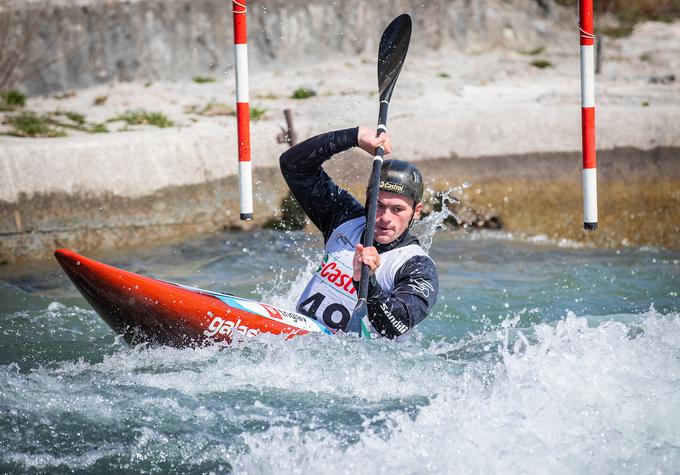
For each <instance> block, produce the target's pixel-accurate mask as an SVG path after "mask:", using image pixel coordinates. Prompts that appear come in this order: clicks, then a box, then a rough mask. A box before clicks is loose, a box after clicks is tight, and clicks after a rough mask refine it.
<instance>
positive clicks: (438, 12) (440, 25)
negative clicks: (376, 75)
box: [0, 0, 565, 94]
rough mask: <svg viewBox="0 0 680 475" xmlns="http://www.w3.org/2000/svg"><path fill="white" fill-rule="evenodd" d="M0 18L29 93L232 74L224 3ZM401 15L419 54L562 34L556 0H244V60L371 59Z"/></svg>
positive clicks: (72, 6) (89, 4)
mask: <svg viewBox="0 0 680 475" xmlns="http://www.w3.org/2000/svg"><path fill="white" fill-rule="evenodd" d="M0 12H2V14H3V15H9V17H10V20H11V21H9V22H8V23H7V22H5V23H2V25H5V28H9V29H10V34H9V37H8V39H7V44H5V45H3V53H4V54H20V55H21V56H20V59H21V60H20V61H19V63H18V65H17V68H16V71H15V73H16V74H15V75H14V79H15V84H14V85H15V86H17V87H19V88H20V89H22V90H24V91H25V92H27V93H29V94H46V93H53V92H56V91H63V90H67V89H77V88H81V87H86V86H91V85H95V84H102V83H107V82H109V81H112V80H121V81H126V80H132V79H149V80H157V79H180V78H191V77H193V76H196V75H200V74H211V75H213V76H221V75H223V74H230V71H231V70H232V68H233V54H232V50H231V48H230V46H231V45H232V44H233V39H232V19H231V2H229V1H227V0H87V1H85V0H51V1H46V0H45V1H40V0H30V1H27V0H13V1H12V0H10V1H6V2H5V3H3V6H0ZM403 12H408V13H410V14H411V15H412V16H413V19H414V22H415V25H414V28H416V29H418V31H419V32H420V34H419V35H416V36H415V37H414V38H413V43H412V46H411V48H412V51H415V52H418V51H424V50H425V49H435V50H439V49H447V50H449V51H451V50H462V51H484V50H488V49H490V48H495V47H499V46H505V47H510V48H522V47H534V46H535V45H536V44H549V43H551V42H554V41H557V40H558V39H559V38H560V35H562V34H563V33H564V31H562V29H561V28H557V26H560V25H562V24H563V23H562V22H561V21H560V18H562V17H563V16H564V14H565V11H564V9H561V8H558V7H555V6H554V2H553V0H510V1H502V0H474V1H470V0H428V1H427V2H422V1H415V0H394V1H390V2H385V1H365V0H343V1H336V2H329V1H319V0H317V1H306V0H286V1H283V0H263V1H252V2H250V1H249V2H248V22H249V25H248V27H249V54H250V61H251V64H252V65H253V66H255V67H257V66H262V65H267V66H272V65H279V66H280V65H285V66H288V67H293V66H295V65H296V64H309V63H310V62H313V61H315V60H319V59H324V58H328V57H329V56H334V55H346V54H360V53H363V52H368V53H370V54H372V53H373V52H374V49H375V48H376V44H375V38H376V36H377V34H378V31H377V30H378V29H379V26H378V25H384V24H386V23H387V22H388V21H389V20H390V19H391V18H394V17H395V16H396V15H397V14H400V13H403ZM0 28H2V26H0ZM27 31H31V32H32V33H30V34H27V33H26V32H27ZM369 32H370V34H369ZM27 36H28V37H27ZM10 52H12V53H10Z"/></svg>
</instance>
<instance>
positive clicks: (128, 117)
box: [107, 110, 175, 128]
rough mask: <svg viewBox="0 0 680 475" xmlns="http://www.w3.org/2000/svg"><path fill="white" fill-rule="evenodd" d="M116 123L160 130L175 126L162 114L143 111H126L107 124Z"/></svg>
mask: <svg viewBox="0 0 680 475" xmlns="http://www.w3.org/2000/svg"><path fill="white" fill-rule="evenodd" d="M116 121H123V122H125V123H127V125H154V126H156V127H160V128H165V127H172V126H174V125H175V123H174V122H173V121H172V120H170V118H169V117H168V116H166V115H165V114H163V113H162V112H148V111H145V110H135V111H127V112H125V113H124V114H119V115H117V116H115V117H113V118H111V119H109V120H108V121H107V122H116Z"/></svg>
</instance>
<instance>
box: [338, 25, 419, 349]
mask: <svg viewBox="0 0 680 475" xmlns="http://www.w3.org/2000/svg"><path fill="white" fill-rule="evenodd" d="M410 40H411V17H410V16H409V15H406V14H404V15H399V16H398V17H397V18H395V19H394V20H393V21H392V23H390V24H389V25H388V26H387V28H385V31H384V32H383V34H382V38H380V48H379V50H378V90H379V91H380V112H379V113H378V131H377V134H378V135H379V134H380V133H381V132H387V108H388V106H389V105H390V99H391V98H392V91H393V90H394V85H395V84H396V82H397V77H399V72H400V71H401V67H402V65H403V64H404V60H405V59H406V52H407V51H408V44H409V41H410ZM384 153H385V150H384V149H383V148H382V147H378V148H376V149H375V154H374V158H373V171H372V172H371V180H370V182H369V187H368V213H367V215H366V232H365V233H364V239H363V243H362V244H363V245H364V247H369V246H372V245H373V235H374V234H375V215H376V211H377V209H378V187H379V184H380V169H381V167H382V163H383V154H384ZM368 279H369V268H368V266H367V265H366V264H363V265H362V266H361V282H360V284H359V301H358V302H357V306H356V307H355V308H354V311H353V312H352V317H351V318H350V320H349V323H348V324H347V327H346V329H345V331H346V332H348V333H349V332H357V333H358V334H359V336H361V328H362V325H361V320H362V319H363V318H364V317H365V316H366V315H367V314H368V306H367V304H366V297H367V296H368Z"/></svg>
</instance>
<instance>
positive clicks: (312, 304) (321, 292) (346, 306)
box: [297, 216, 427, 333]
mask: <svg viewBox="0 0 680 475" xmlns="http://www.w3.org/2000/svg"><path fill="white" fill-rule="evenodd" d="M365 227H366V218H365V217H363V216H362V217H358V218H354V219H351V220H349V221H346V222H344V223H342V224H341V225H340V226H338V227H337V228H336V229H335V231H333V234H331V236H330V238H329V239H328V241H327V242H326V248H325V252H324V257H323V260H322V262H321V264H320V265H319V267H318V268H317V269H316V271H315V272H314V275H313V276H312V278H311V280H310V281H309V283H308V284H307V287H305V290H304V291H303V292H302V295H301V296H300V300H299V301H298V304H297V311H298V312H299V313H302V314H303V315H307V316H308V317H311V318H314V319H316V320H318V321H319V322H321V323H323V324H324V325H325V326H326V327H328V328H330V329H331V330H338V329H341V328H344V327H345V326H346V325H347V323H348V322H349V319H350V316H351V315H352V310H354V307H355V306H356V303H357V292H356V289H355V288H354V284H353V282H352V274H353V269H352V260H353V259H354V249H355V246H356V244H357V243H359V242H361V234H362V233H363V231H364V228H365ZM421 255H422V256H425V255H427V254H426V253H425V251H423V250H422V248H421V247H420V246H419V245H417V244H410V245H408V246H404V247H398V248H396V249H392V250H390V251H387V252H384V253H382V254H380V266H379V267H378V269H377V271H376V273H375V277H376V279H377V280H378V284H379V285H380V287H381V288H382V289H383V290H385V291H390V290H392V289H393V288H394V276H395V275H396V273H397V271H398V270H399V268H401V266H402V265H403V264H404V263H405V262H406V261H407V260H409V259H410V258H411V257H413V256H421ZM365 320H367V319H365ZM364 323H365V324H366V325H367V326H368V328H369V329H370V330H371V333H375V331H374V330H373V327H372V326H371V325H370V323H368V321H365V322H364Z"/></svg>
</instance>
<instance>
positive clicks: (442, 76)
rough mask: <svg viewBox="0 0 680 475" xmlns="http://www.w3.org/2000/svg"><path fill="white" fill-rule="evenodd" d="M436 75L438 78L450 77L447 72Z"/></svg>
mask: <svg viewBox="0 0 680 475" xmlns="http://www.w3.org/2000/svg"><path fill="white" fill-rule="evenodd" d="M437 76H439V77H440V78H450V77H451V75H450V74H449V73H437Z"/></svg>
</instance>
